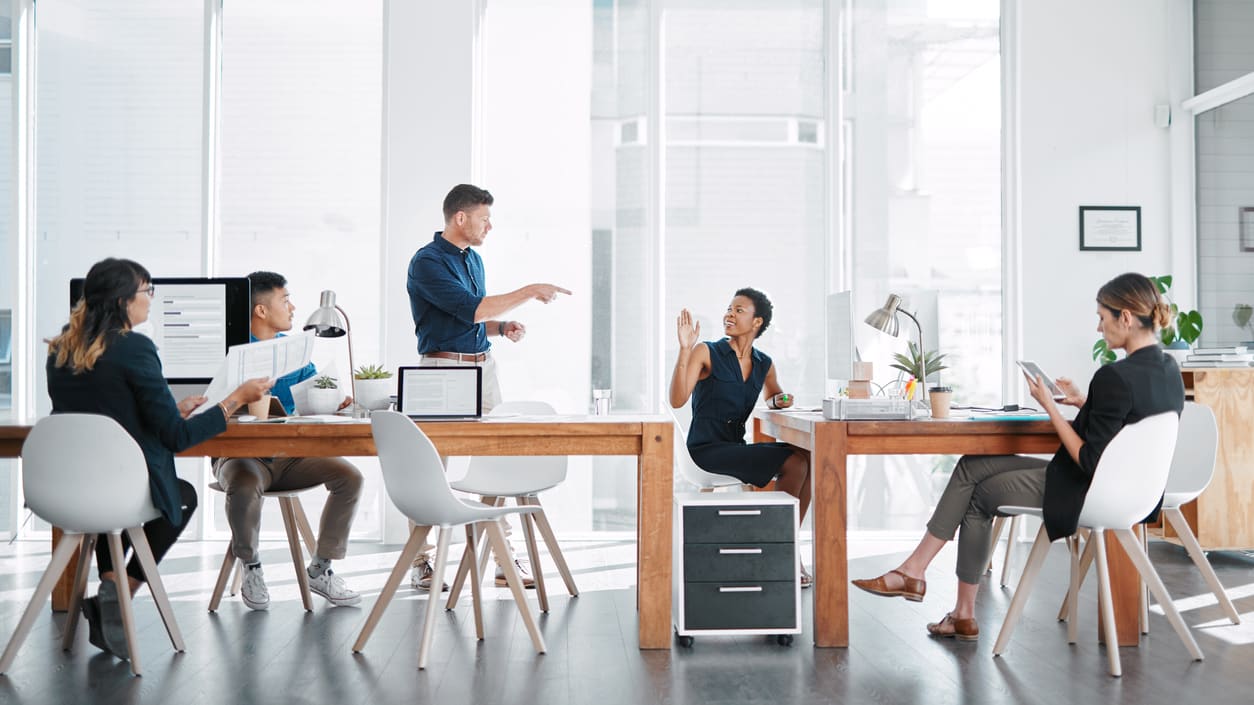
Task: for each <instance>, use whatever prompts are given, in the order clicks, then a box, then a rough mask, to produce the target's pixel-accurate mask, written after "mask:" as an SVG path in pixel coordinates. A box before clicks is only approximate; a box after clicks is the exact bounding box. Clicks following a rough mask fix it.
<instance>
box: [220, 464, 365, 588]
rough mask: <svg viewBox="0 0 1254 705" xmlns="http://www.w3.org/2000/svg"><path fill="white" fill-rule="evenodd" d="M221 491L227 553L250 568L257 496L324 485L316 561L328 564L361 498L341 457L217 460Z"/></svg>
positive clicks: (338, 552)
mask: <svg viewBox="0 0 1254 705" xmlns="http://www.w3.org/2000/svg"><path fill="white" fill-rule="evenodd" d="M214 474H216V475H217V477H218V483H219V484H221V485H222V489H224V490H226V521H227V523H228V524H230V525H231V550H232V551H233V552H234V553H235V556H236V558H239V559H240V560H241V561H244V562H245V563H255V562H257V560H258V557H257V542H258V540H259V535H260V532H261V500H262V497H261V493H262V492H269V491H279V490H298V489H305V488H307V487H314V486H316V485H326V486H327V491H328V492H330V493H331V494H330V496H329V497H327V504H326V506H325V507H323V509H322V520H321V522H319V526H318V557H319V558H326V559H328V560H334V559H338V558H343V557H344V555H345V553H346V552H347V551H348V531H349V528H350V527H351V526H352V524H353V514H354V513H356V511H357V500H358V499H359V498H360V497H361V485H362V479H361V471H360V470H358V469H357V468H356V467H355V466H354V465H353V464H352V463H350V462H348V461H347V460H345V459H343V458H221V459H219V460H218V461H217V462H216V463H215V464H214Z"/></svg>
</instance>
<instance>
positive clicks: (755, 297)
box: [736, 287, 775, 338]
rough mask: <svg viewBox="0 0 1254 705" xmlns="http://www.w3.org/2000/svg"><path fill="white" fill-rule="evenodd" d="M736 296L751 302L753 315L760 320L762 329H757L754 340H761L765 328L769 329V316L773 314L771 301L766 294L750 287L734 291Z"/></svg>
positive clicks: (773, 308) (773, 309)
mask: <svg viewBox="0 0 1254 705" xmlns="http://www.w3.org/2000/svg"><path fill="white" fill-rule="evenodd" d="M736 296H743V297H745V298H746V299H749V300H750V301H752V302H753V315H754V316H755V317H757V318H761V319H762V327H761V328H759V329H758V332H757V334H756V335H754V336H753V337H754V338H761V337H762V334H763V333H765V332H766V329H767V328H770V327H771V315H772V314H774V312H775V307H774V306H772V305H771V300H770V299H769V298H767V296H766V294H763V293H762V292H760V291H758V290H757V289H754V288H751V287H745V288H743V289H737V290H736Z"/></svg>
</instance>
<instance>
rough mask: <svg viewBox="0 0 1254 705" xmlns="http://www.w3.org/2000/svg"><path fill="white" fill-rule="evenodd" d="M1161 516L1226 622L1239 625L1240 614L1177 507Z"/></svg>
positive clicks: (1167, 510) (1165, 511) (1168, 509)
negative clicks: (1191, 560) (1187, 554)
mask: <svg viewBox="0 0 1254 705" xmlns="http://www.w3.org/2000/svg"><path fill="white" fill-rule="evenodd" d="M1163 516H1164V517H1166V519H1167V522H1168V523H1169V524H1171V528H1172V529H1175V532H1176V536H1179V537H1180V543H1182V544H1184V550H1186V551H1188V553H1189V558H1192V559H1193V565H1195V566H1197V569H1198V570H1199V571H1201V573H1202V577H1203V578H1205V579H1206V584H1207V585H1209V586H1210V591H1211V592H1213V593H1215V599H1216V600H1218V601H1219V606H1220V607H1222V608H1223V610H1224V614H1226V615H1228V620H1229V621H1230V622H1232V623H1233V624H1240V623H1241V614H1240V613H1239V612H1237V608H1236V607H1235V606H1233V604H1232V600H1231V599H1229V598H1228V591H1227V590H1224V586H1223V584H1222V583H1220V582H1219V576H1217V575H1215V569H1214V568H1213V567H1211V564H1210V561H1208V560H1206V554H1205V553H1203V552H1202V546H1201V545H1200V544H1199V543H1198V542H1197V536H1195V535H1194V534H1193V529H1192V528H1190V527H1189V522H1188V521H1186V520H1185V518H1184V514H1183V513H1181V512H1180V509H1179V508H1177V507H1168V508H1166V509H1163Z"/></svg>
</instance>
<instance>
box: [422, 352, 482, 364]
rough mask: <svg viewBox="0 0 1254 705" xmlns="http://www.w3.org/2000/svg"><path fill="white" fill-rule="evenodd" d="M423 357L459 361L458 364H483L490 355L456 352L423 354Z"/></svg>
mask: <svg viewBox="0 0 1254 705" xmlns="http://www.w3.org/2000/svg"><path fill="white" fill-rule="evenodd" d="M422 356H423V357H438V358H442V359H445V360H457V361H458V362H483V361H484V360H486V359H488V353H486V352H481V353H455V352H429V353H423V354H422Z"/></svg>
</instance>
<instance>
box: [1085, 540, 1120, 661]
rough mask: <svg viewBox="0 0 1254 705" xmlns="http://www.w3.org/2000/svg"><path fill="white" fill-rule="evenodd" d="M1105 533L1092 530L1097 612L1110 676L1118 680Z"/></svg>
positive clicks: (1117, 637) (1117, 659)
mask: <svg viewBox="0 0 1254 705" xmlns="http://www.w3.org/2000/svg"><path fill="white" fill-rule="evenodd" d="M1105 533H1106V532H1105V531H1104V530H1102V529H1093V530H1091V531H1090V532H1089V542H1090V543H1092V544H1093V547H1094V548H1093V551H1094V556H1095V558H1096V562H1097V611H1098V612H1100V613H1101V618H1102V631H1103V632H1104V633H1105V635H1106V660H1107V662H1108V663H1109V665H1110V675H1112V676H1114V677H1116V678H1118V677H1119V676H1122V675H1123V665H1122V664H1121V663H1120V661H1119V630H1118V629H1117V628H1116V627H1115V604H1114V601H1113V598H1112V597H1111V595H1110V567H1109V566H1110V564H1109V563H1107V562H1106V536H1105ZM1125 549H1126V547H1125Z"/></svg>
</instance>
